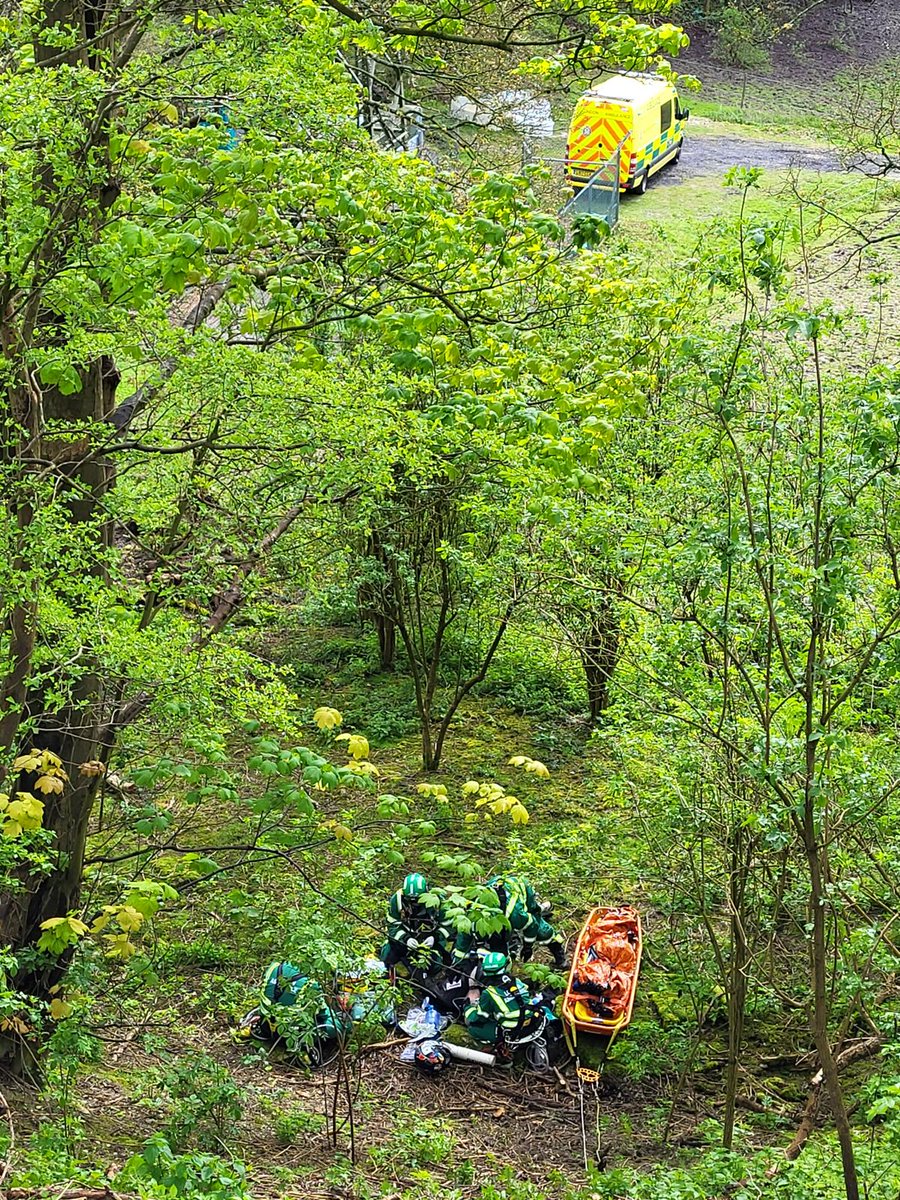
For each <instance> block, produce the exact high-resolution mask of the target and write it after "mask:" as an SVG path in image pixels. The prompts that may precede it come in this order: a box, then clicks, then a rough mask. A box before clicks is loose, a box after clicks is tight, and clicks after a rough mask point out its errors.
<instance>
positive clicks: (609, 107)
mask: <svg viewBox="0 0 900 1200" xmlns="http://www.w3.org/2000/svg"><path fill="white" fill-rule="evenodd" d="M688 115H689V114H688V112H687V110H686V109H683V108H682V107H681V105H680V103H679V101H678V92H677V91H676V90H675V87H674V85H673V84H672V83H670V82H669V81H668V80H667V79H664V78H663V77H662V76H661V75H642V74H638V73H637V72H634V73H626V74H623V75H613V76H612V78H611V79H607V80H604V82H603V83H599V84H597V85H596V86H595V87H592V88H591V89H590V90H589V91H587V92H585V93H584V95H583V96H582V97H581V99H580V100H579V101H578V103H577V104H576V105H575V112H574V113H573V114H572V124H571V125H570V126H569V140H568V143H567V146H566V160H567V164H568V166H567V173H568V181H569V183H570V184H571V186H572V187H573V188H574V189H575V191H576V192H578V191H580V190H581V188H583V187H584V185H585V184H586V183H587V181H588V180H589V179H590V178H591V176H592V175H593V174H594V172H595V171H596V170H597V169H598V168H599V166H600V164H601V163H602V162H604V160H606V159H608V158H609V157H610V156H611V155H612V154H614V153H615V150H616V147H617V146H619V145H621V148H622V156H621V159H620V162H619V190H620V191H622V192H632V191H633V192H639V193H643V192H646V190H647V184H648V182H649V180H650V176H651V175H655V174H656V172H657V171H658V170H659V169H660V168H661V167H663V166H665V164H666V163H668V162H677V161H678V159H679V156H680V155H681V147H682V145H683V144H684V122H685V121H686V120H687V118H688Z"/></svg>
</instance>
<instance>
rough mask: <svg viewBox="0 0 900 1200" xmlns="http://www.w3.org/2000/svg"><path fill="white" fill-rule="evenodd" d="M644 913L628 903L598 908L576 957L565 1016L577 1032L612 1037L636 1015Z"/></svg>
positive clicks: (571, 1031) (572, 1032)
mask: <svg viewBox="0 0 900 1200" xmlns="http://www.w3.org/2000/svg"><path fill="white" fill-rule="evenodd" d="M641 941H642V934H641V917H640V913H639V912H638V911H637V909H635V908H632V907H631V906H630V905H628V904H623V905H620V906H619V907H618V908H595V909H594V910H593V911H592V912H591V913H590V914H589V916H588V918H587V920H586V921H585V923H584V928H583V929H582V931H581V933H580V934H579V937H578V944H577V945H576V947H575V953H574V955H573V956H572V968H571V970H570V972H569V982H568V985H567V987H566V994H565V996H564V997H563V1007H562V1017H563V1021H564V1022H565V1024H566V1027H567V1033H569V1034H570V1036H571V1039H572V1043H573V1044H574V1041H575V1038H576V1036H577V1032H576V1031H580V1032H581V1033H589V1034H594V1035H596V1036H598V1037H607V1038H609V1039H610V1042H611V1041H612V1039H613V1038H614V1037H615V1036H616V1034H618V1033H619V1032H621V1030H623V1029H624V1028H625V1026H626V1025H627V1024H628V1022H629V1021H630V1020H631V1012H632V1009H633V1008H634V997H635V993H636V991H637V982H638V973H639V972H640V969H641Z"/></svg>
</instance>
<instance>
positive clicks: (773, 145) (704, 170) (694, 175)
mask: <svg viewBox="0 0 900 1200" xmlns="http://www.w3.org/2000/svg"><path fill="white" fill-rule="evenodd" d="M731 167H762V168H763V169H767V170H770V171H789V170H800V171H840V170H842V169H843V168H842V166H841V163H840V161H839V159H838V157H837V155H836V154H834V153H833V152H832V151H831V150H828V149H825V148H820V147H816V146H805V147H799V146H792V145H791V144H790V143H789V142H769V141H762V140H759V141H757V140H756V139H753V138H734V137H721V136H718V135H711V136H706V135H703V136H702V137H691V136H690V134H688V136H687V138H686V139H685V143H684V150H683V151H682V153H681V158H680V159H679V161H678V162H677V163H670V164H669V166H667V167H663V169H662V170H661V171H658V172H657V174H656V175H654V176H652V177H651V179H650V186H651V188H653V187H659V186H660V185H665V186H667V187H672V186H675V185H677V184H680V183H686V182H687V181H688V180H690V179H698V178H702V177H704V176H705V177H709V176H713V175H724V174H725V172H726V171H727V170H729V168H731Z"/></svg>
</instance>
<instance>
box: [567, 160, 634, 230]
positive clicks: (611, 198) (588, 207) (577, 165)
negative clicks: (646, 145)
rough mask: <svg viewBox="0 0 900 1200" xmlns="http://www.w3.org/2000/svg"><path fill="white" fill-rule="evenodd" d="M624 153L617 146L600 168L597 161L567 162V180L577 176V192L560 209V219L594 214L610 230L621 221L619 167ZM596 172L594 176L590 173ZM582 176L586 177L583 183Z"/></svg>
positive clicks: (575, 183)
mask: <svg viewBox="0 0 900 1200" xmlns="http://www.w3.org/2000/svg"><path fill="white" fill-rule="evenodd" d="M621 155H622V151H621V147H618V148H617V149H616V151H615V153H614V154H613V155H612V156H611V157H610V158H608V159H606V160H605V162H602V163H601V164H600V166H599V167H598V166H597V163H596V162H590V163H586V162H578V161H577V160H576V159H567V160H566V161H565V166H566V178H567V179H570V180H571V179H572V178H573V176H574V186H575V187H576V188H577V191H576V192H575V194H574V195H573V196H572V198H571V200H569V201H568V202H567V203H566V204H564V205H563V207H562V208H561V209H560V216H563V217H566V216H574V215H575V214H576V213H591V215H592V216H595V217H602V219H603V220H604V221H605V222H606V224H607V225H608V226H609V228H610V229H612V228H613V226H614V225H615V224H616V222H617V221H618V219H619V164H620V159H621ZM591 170H593V174H591V173H590V172H591ZM580 175H583V176H587V178H586V179H585V182H584V183H582V182H581V180H580V179H579V178H578V177H579V176H580Z"/></svg>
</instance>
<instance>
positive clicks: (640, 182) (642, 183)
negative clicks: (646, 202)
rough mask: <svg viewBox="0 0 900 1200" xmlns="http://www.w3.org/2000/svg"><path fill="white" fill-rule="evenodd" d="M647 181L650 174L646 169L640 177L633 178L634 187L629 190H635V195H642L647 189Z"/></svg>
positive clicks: (648, 181)
mask: <svg viewBox="0 0 900 1200" xmlns="http://www.w3.org/2000/svg"><path fill="white" fill-rule="evenodd" d="M649 183H650V174H649V172H648V171H645V172H644V173H643V175H642V176H641V177H640V179H637V180H635V184H634V187H633V188H632V189H631V190H632V191H633V192H635V193H636V195H638V196H643V195H644V193H645V192H646V190H647V186H648V185H649Z"/></svg>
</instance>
